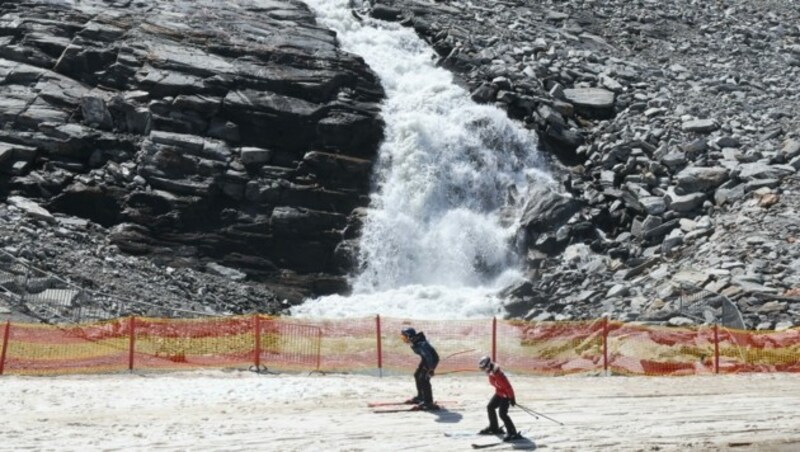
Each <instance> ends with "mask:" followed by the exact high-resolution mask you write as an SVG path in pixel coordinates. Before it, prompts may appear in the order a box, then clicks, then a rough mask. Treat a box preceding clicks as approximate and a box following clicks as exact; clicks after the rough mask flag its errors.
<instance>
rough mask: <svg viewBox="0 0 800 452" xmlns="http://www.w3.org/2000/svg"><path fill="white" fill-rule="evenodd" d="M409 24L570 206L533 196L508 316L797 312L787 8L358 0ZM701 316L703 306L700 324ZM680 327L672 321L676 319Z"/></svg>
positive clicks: (797, 43) (794, 67)
mask: <svg viewBox="0 0 800 452" xmlns="http://www.w3.org/2000/svg"><path fill="white" fill-rule="evenodd" d="M356 4H357V5H356V7H357V8H359V11H361V13H363V14H370V15H372V16H373V17H375V18H379V19H381V20H389V21H398V22H401V23H402V24H404V25H406V26H409V27H413V28H414V30H416V32H417V33H418V34H419V35H420V36H421V37H423V38H424V39H426V40H427V41H428V42H429V43H430V44H431V45H432V47H433V48H434V49H435V51H436V52H437V54H438V61H439V63H440V64H441V65H442V66H444V67H447V68H449V69H451V70H452V71H453V72H454V73H455V74H457V76H458V77H459V78H460V80H461V82H462V83H464V84H465V85H466V86H467V87H468V88H469V89H470V92H471V93H472V98H473V99H474V100H475V101H477V102H486V103H493V104H495V105H497V106H499V107H500V108H503V109H505V110H506V111H507V112H508V114H509V116H510V117H512V118H515V119H518V120H520V121H522V122H524V124H526V126H527V127H528V128H530V129H532V130H535V131H537V132H538V134H539V136H540V138H541V142H542V145H543V147H544V148H545V149H546V150H548V151H550V152H551V153H552V154H553V155H555V156H556V157H557V159H558V161H560V162H561V164H562V169H561V170H560V171H557V172H558V173H560V178H561V179H562V181H563V185H564V193H565V194H568V195H571V196H564V194H558V193H546V192H544V193H543V192H542V191H541V190H540V189H537V190H535V191H534V192H533V193H529V194H528V198H529V199H530V202H529V204H528V207H527V211H526V213H525V232H526V243H527V252H528V267H529V280H528V281H527V282H526V283H523V284H521V285H520V286H518V287H514V288H509V290H508V292H507V295H509V296H510V297H511V298H512V299H514V300H516V301H514V302H512V303H511V304H510V305H509V306H508V308H509V311H510V312H511V314H512V315H514V316H520V317H525V318H530V319H541V320H546V319H572V318H585V317H597V316H599V315H601V314H602V313H610V314H611V315H612V316H613V317H615V318H622V319H624V320H658V321H667V320H670V321H671V322H673V323H677V324H679V323H692V322H693V321H703V316H704V315H705V318H706V319H708V318H713V316H714V315H718V314H720V306H719V304H716V305H715V304H714V303H713V302H712V303H709V304H706V305H705V307H704V309H705V310H706V311H708V312H707V313H706V314H703V313H702V312H701V313H700V314H699V316H698V315H696V316H695V317H694V318H686V317H684V316H682V314H685V312H682V311H683V310H682V309H681V306H680V294H681V292H682V291H684V290H688V291H690V292H691V291H696V290H698V289H705V290H707V291H709V293H718V294H722V295H725V296H727V297H728V298H729V299H731V300H733V301H734V302H735V303H736V304H737V305H738V307H739V309H740V310H741V311H742V312H743V314H744V317H745V324H746V325H747V326H748V327H753V328H754V327H760V328H771V327H776V326H778V327H787V326H791V325H793V324H795V322H796V318H797V315H798V314H800V298H798V297H797V295H798V286H800V279H798V271H799V270H800V252H799V251H798V249H797V246H796V245H795V242H796V240H797V233H798V227H797V225H796V224H797V219H798V218H799V217H798V215H799V213H800V211H798V203H797V201H796V199H795V194H796V193H797V191H798V187H799V185H798V181H797V176H796V175H795V173H796V172H797V170H798V169H800V141H798V134H799V133H800V129H799V128H798V125H800V119H798V115H797V114H796V112H795V111H794V110H796V108H795V106H796V104H797V102H798V100H800V91H799V90H798V87H797V84H796V83H795V81H794V80H796V79H797V78H798V76H800V28H798V26H797V23H798V19H799V18H800V17H798V11H797V9H796V8H794V7H793V6H792V4H791V2H786V1H770V2H766V3H763V4H757V5H756V4H753V3H752V2H747V1H739V0H728V1H719V2H697V1H691V0H682V1H677V2H666V3H665V2H656V1H642V2H630V1H627V0H624V1H623V0H619V1H614V0H612V1H607V2H593V1H579V0H578V1H532V0H507V1H497V2H491V5H489V4H487V3H486V2H468V1H459V0H443V1H435V2H430V1H423V0H409V1H406V0H403V1H399V0H377V1H372V2H356ZM695 314H697V313H695ZM672 319H674V320H672Z"/></svg>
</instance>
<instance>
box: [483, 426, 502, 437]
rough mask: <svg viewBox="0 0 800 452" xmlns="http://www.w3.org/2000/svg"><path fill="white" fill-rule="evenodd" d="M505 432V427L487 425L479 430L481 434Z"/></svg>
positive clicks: (500, 433)
mask: <svg viewBox="0 0 800 452" xmlns="http://www.w3.org/2000/svg"><path fill="white" fill-rule="evenodd" d="M503 433H505V431H503V427H492V426H489V427H486V428H485V429H483V430H481V431H479V432H478V434H479V435H502V434H503Z"/></svg>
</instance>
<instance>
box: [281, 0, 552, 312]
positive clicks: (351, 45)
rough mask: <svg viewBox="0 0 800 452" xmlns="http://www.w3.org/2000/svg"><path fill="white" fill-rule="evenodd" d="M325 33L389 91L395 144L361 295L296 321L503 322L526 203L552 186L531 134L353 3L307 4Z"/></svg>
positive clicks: (400, 31) (324, 0)
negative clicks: (531, 190) (532, 188)
mask: <svg viewBox="0 0 800 452" xmlns="http://www.w3.org/2000/svg"><path fill="white" fill-rule="evenodd" d="M306 3H308V4H309V5H310V6H311V7H312V9H314V11H315V13H316V14H317V16H318V20H319V22H320V24H321V25H324V26H326V27H329V28H331V29H333V30H336V31H337V33H338V38H339V40H340V42H341V45H342V47H343V48H344V49H345V50H347V51H349V52H352V53H355V54H357V55H360V56H361V57H363V58H364V60H365V61H366V62H367V64H368V65H369V66H370V67H371V68H372V69H373V70H374V71H375V72H376V73H377V74H378V76H379V77H380V79H381V83H382V85H383V87H384V89H385V91H386V95H387V99H386V100H385V102H384V105H383V110H382V115H383V118H384V120H385V123H386V129H385V135H386V139H385V141H384V142H383V143H382V145H381V148H380V151H379V156H378V160H377V162H376V168H375V192H374V193H373V195H372V196H371V202H370V209H369V212H368V214H367V218H366V220H365V223H364V228H363V231H362V237H361V240H360V253H361V254H360V256H359V260H360V262H361V270H360V273H359V274H358V275H357V276H356V277H354V278H353V280H352V285H353V292H354V293H353V295H351V296H348V297H343V296H329V297H323V298H319V299H315V300H308V301H306V302H305V303H304V304H303V305H301V306H298V307H295V308H293V310H292V313H293V314H294V315H313V316H324V317H343V316H356V315H367V314H375V313H380V314H384V315H394V316H403V317H424V318H462V317H481V316H484V317H485V316H490V315H494V314H498V313H499V312H500V311H501V304H502V303H501V300H500V299H499V298H498V297H496V296H495V295H494V294H495V293H497V291H498V290H499V289H500V288H502V287H505V286H506V285H508V284H509V283H511V282H513V281H514V280H516V279H518V278H519V277H520V274H519V271H518V270H517V267H518V262H517V258H516V254H515V253H514V250H513V249H512V248H513V246H512V242H513V238H514V235H515V234H516V231H517V224H516V222H517V220H518V218H519V210H520V209H519V205H518V198H519V196H518V195H517V194H518V193H524V190H525V189H526V187H527V186H528V185H529V184H531V183H550V182H552V180H551V179H550V178H549V177H548V176H547V175H545V174H544V173H543V172H541V171H539V170H538V169H537V168H538V167H540V166H541V165H540V162H539V161H538V160H539V157H538V153H537V152H536V147H537V141H536V137H535V135H534V134H532V133H531V132H529V131H527V130H525V129H524V128H522V127H521V126H520V125H519V124H517V123H514V122H513V121H510V120H509V119H508V118H507V116H506V114H505V112H503V111H501V110H499V109H497V108H495V107H492V106H485V105H477V104H475V103H474V102H472V100H471V99H470V97H469V93H468V92H466V91H465V90H464V89H462V88H461V87H459V86H457V85H456V84H454V83H453V78H452V75H451V74H450V73H449V72H447V71H446V70H444V69H441V68H439V67H436V66H435V64H434V58H433V57H434V53H433V50H432V49H431V48H430V47H429V46H428V44H427V43H425V42H424V41H422V40H421V39H419V38H418V37H417V36H416V35H415V34H414V32H413V30H410V29H408V28H404V27H402V26H399V25H396V24H387V23H382V22H379V21H372V20H369V19H367V20H365V21H364V22H359V21H357V20H355V19H354V18H353V16H352V14H351V12H350V9H349V8H348V0H308V1H307V2H306Z"/></svg>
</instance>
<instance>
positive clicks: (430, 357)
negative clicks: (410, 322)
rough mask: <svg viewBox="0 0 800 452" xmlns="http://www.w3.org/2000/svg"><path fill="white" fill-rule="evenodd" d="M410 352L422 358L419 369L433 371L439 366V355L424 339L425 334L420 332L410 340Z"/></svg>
mask: <svg viewBox="0 0 800 452" xmlns="http://www.w3.org/2000/svg"><path fill="white" fill-rule="evenodd" d="M411 350H413V351H414V353H416V354H418V355H419V356H420V358H422V360H421V361H420V362H419V367H421V368H425V369H428V370H434V369H436V366H438V365H439V354H438V353H436V349H434V348H433V346H432V345H431V344H430V342H428V340H427V339H426V338H425V333H423V332H421V331H420V332H419V333H417V334H416V336H414V337H413V338H412V339H411Z"/></svg>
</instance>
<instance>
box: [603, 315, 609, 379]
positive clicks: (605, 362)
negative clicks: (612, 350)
mask: <svg viewBox="0 0 800 452" xmlns="http://www.w3.org/2000/svg"><path fill="white" fill-rule="evenodd" d="M603 373H604V374H605V375H606V376H607V375H608V316H603Z"/></svg>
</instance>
